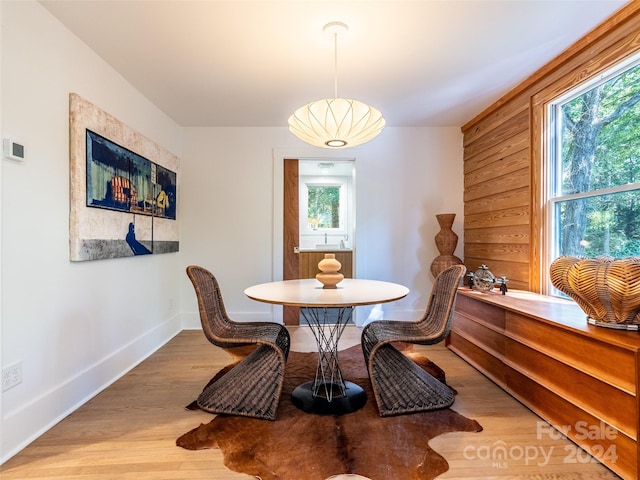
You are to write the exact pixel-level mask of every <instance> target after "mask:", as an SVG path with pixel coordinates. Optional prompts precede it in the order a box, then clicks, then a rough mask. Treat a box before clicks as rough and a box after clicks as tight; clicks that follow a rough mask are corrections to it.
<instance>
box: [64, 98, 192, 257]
mask: <svg viewBox="0 0 640 480" xmlns="http://www.w3.org/2000/svg"><path fill="white" fill-rule="evenodd" d="M69 112H70V114H69V122H70V172H71V175H70V201H71V205H70V218H69V220H70V221H69V230H70V232H69V233H70V235H69V247H70V248H69V252H70V259H71V261H84V260H99V259H106V258H119V257H129V256H136V255H149V254H158V253H170V252H177V251H178V249H179V231H180V230H179V223H178V169H179V166H180V161H179V159H178V157H176V156H175V155H173V154H172V153H170V152H168V151H167V150H165V149H163V148H162V147H160V146H158V145H157V144H155V143H154V142H152V141H150V140H148V139H147V138H145V137H144V136H142V135H141V134H140V133H138V132H136V131H134V130H133V129H131V128H129V127H127V126H126V125H125V124H123V123H122V122H120V121H119V120H117V119H116V118H114V117H113V116H111V115H109V114H108V113H106V112H104V111H103V110H101V109H100V108H98V107H96V106H95V105H93V104H91V103H90V102H88V101H87V100H85V99H83V98H82V97H80V96H79V95H77V94H74V93H72V94H70V96H69Z"/></svg>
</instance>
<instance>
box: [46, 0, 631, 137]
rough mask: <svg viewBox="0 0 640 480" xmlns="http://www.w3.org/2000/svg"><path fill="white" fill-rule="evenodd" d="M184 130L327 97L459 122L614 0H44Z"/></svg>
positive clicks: (253, 121)
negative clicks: (330, 30)
mask: <svg viewBox="0 0 640 480" xmlns="http://www.w3.org/2000/svg"><path fill="white" fill-rule="evenodd" d="M40 3H41V4H42V5H44V7H45V8H47V9H48V10H49V11H50V12H51V13H52V14H53V15H54V16H56V17H57V18H58V19H59V20H60V21H61V22H62V23H63V24H65V25H66V26H67V27H68V28H69V30H71V31H72V32H73V33H74V34H75V35H77V36H78V37H79V38H80V39H81V40H82V41H83V42H85V43H86V44H87V45H88V46H89V47H90V48H91V49H92V50H93V51H95V52H96V53H97V54H98V55H100V56H101V57H102V58H103V59H104V60H105V61H107V62H108V63H109V64H110V65H112V66H113V67H114V68H115V69H116V70H117V71H118V72H119V73H120V74H121V75H122V76H123V77H124V78H126V79H127V80H128V81H129V82H130V83H131V84H132V85H133V86H134V87H136V88H137V89H138V90H139V91H140V92H142V94H144V95H145V96H146V97H147V98H148V99H149V100H150V101H151V102H153V103H154V104H155V105H156V106H158V107H159V108H160V109H161V110H162V111H164V112H165V113H166V114H167V115H169V116H170V117H171V118H172V119H173V120H174V121H176V122H177V123H178V124H180V125H182V126H215V127H222V126H228V127H263V126H269V127H275V126H278V127H282V126H286V125H287V119H288V117H289V115H291V113H292V112H293V111H294V110H295V109H297V108H298V107H300V106H302V105H304V104H306V103H309V102H311V101H314V100H319V99H321V98H331V97H333V93H334V45H333V38H332V37H331V36H330V35H327V34H325V33H323V32H322V29H323V26H324V25H325V24H327V23H329V22H332V21H341V22H344V23H346V24H347V25H348V26H349V31H348V33H347V34H346V35H344V36H340V37H339V40H338V69H337V70H338V96H341V97H346V98H355V99H357V100H360V101H363V102H365V103H369V104H370V105H372V106H374V107H376V108H377V109H378V110H380V111H381V112H382V113H383V115H384V117H385V119H386V121H387V125H389V126H398V127H399V126H402V127H406V126H461V125H463V124H464V123H466V122H467V121H469V120H471V119H472V118H473V117H474V116H475V115H477V114H478V113H480V112H481V111H482V110H483V109H484V108H485V107H487V106H489V105H491V104H492V103H493V102H494V101H495V100H497V99H498V98H500V97H501V96H502V95H503V94H505V93H506V92H507V91H508V90H510V89H511V88H512V87H514V86H515V85H517V84H518V83H519V82H521V81H522V80H524V79H525V78H526V77H528V76H529V75H531V74H532V73H534V72H535V71H536V70H537V69H538V68H540V67H541V66H543V65H544V64H546V63H547V62H549V61H550V60H551V59H553V58H554V57H555V56H557V55H558V54H559V53H561V52H562V51H563V50H564V49H566V48H567V47H568V46H570V45H571V44H573V43H574V42H575V41H576V40H577V39H579V38H580V37H582V36H583V35H584V34H586V33H587V32H589V31H590V30H591V29H593V28H594V27H595V26H597V25H598V24H600V23H601V22H602V21H603V20H605V19H606V18H607V17H609V16H610V15H611V14H612V13H614V12H615V11H617V10H618V9H620V8H621V7H622V6H623V5H624V4H625V3H627V2H626V1H622V0H551V1H545V0H502V1H492V0H468V1H458V0H449V1H447V0H440V1H435V0H422V1H420V0H413V1H408V0H388V1H377V0H358V1H339V2H334V1H326V0H316V1H306V0H297V1H294V0H289V1H268V0H257V1H245V0H233V1H216V0H194V1H192V0H162V1H161V0H147V1H141V0H120V1H114V0H106V1H101V0H92V1H87V0H85V1H79V0H41V2H40Z"/></svg>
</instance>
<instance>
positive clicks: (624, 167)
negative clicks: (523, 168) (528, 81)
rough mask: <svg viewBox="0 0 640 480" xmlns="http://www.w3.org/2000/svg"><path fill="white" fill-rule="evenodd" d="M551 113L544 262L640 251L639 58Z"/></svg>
mask: <svg viewBox="0 0 640 480" xmlns="http://www.w3.org/2000/svg"><path fill="white" fill-rule="evenodd" d="M548 114H549V118H550V126H551V129H550V135H549V151H548V158H549V159H550V160H551V161H550V165H549V166H550V168H549V175H548V183H547V189H546V190H547V192H548V202H547V205H546V208H547V209H548V210H547V218H548V222H549V223H548V228H547V229H546V232H547V235H546V237H547V239H546V240H547V251H548V253H549V254H548V255H547V256H546V257H547V261H548V262H549V263H550V262H551V261H552V260H553V259H554V258H557V257H558V256H561V255H575V256H587V257H596V256H600V255H608V256H612V257H626V256H631V255H640V59H636V61H635V63H627V64H626V65H624V66H623V67H618V68H617V69H616V70H614V71H610V72H608V73H607V74H606V75H601V76H600V77H599V78H598V79H597V82H592V83H591V84H589V85H587V86H581V87H579V88H577V89H575V90H574V91H572V92H570V93H569V94H568V95H565V96H564V97H562V98H559V99H557V100H556V101H555V102H553V103H552V104H551V105H550V107H549V110H548Z"/></svg>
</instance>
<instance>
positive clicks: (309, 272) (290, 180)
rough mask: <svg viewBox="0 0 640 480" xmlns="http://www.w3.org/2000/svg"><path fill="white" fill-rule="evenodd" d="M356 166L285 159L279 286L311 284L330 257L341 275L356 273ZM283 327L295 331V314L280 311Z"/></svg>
mask: <svg viewBox="0 0 640 480" xmlns="http://www.w3.org/2000/svg"><path fill="white" fill-rule="evenodd" d="M355 228H356V220H355V162H354V161H353V160H342V159H341V160H338V159H334V158H331V159H325V158H300V159H286V158H285V159H284V167H283V252H282V272H283V279H284V280H292V279H298V278H314V277H315V275H316V274H317V273H319V270H318V268H317V265H318V262H319V261H320V260H321V259H322V258H324V254H325V253H333V254H334V255H335V256H336V259H338V261H339V262H340V263H341V264H342V268H341V270H340V272H341V273H342V274H343V275H344V276H345V277H346V278H349V277H353V276H354V272H355V264H354V259H355V255H354V252H355V241H354V240H355ZM283 321H284V324H285V325H299V324H300V312H299V309H298V308H295V307H284V309H283Z"/></svg>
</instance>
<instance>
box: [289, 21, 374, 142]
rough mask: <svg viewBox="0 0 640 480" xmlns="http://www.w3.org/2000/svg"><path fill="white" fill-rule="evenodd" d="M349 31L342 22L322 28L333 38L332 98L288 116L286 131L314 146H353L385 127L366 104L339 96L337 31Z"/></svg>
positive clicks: (311, 104)
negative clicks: (287, 128) (287, 129)
mask: <svg viewBox="0 0 640 480" xmlns="http://www.w3.org/2000/svg"><path fill="white" fill-rule="evenodd" d="M347 30H348V27H347V25H346V24H344V23H342V22H331V23H328V24H327V25H325V26H324V31H325V32H327V33H331V34H332V35H333V38H334V49H335V53H334V97H333V98H325V99H323V100H318V101H316V102H311V103H309V104H307V105H305V106H304V107H301V108H299V109H298V110H296V111H295V112H293V115H291V116H290V117H289V131H291V133H293V134H294V135H295V136H296V137H298V138H299V139H300V140H302V141H304V142H307V143H309V144H311V145H314V146H317V147H325V148H344V147H355V146H356V145H360V144H362V143H365V142H368V141H369V140H371V139H372V138H373V137H375V136H376V135H378V134H379V133H380V132H381V131H382V129H383V128H384V126H385V121H384V118H382V114H381V113H380V112H379V111H378V110H376V109H375V108H373V107H370V106H369V105H367V104H366V103H362V102H359V101H358V100H352V99H349V98H338V33H340V32H345V31H347Z"/></svg>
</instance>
